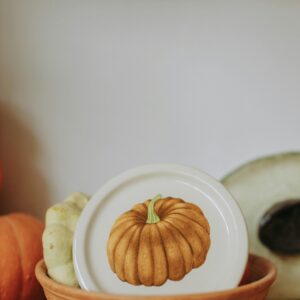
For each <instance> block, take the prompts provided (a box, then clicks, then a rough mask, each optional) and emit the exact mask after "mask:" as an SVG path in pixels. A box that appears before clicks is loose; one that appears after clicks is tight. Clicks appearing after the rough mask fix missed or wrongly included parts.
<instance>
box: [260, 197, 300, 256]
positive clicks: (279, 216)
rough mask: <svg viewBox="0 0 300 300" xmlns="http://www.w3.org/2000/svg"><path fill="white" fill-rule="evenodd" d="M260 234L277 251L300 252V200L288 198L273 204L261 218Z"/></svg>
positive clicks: (269, 247)
mask: <svg viewBox="0 0 300 300" xmlns="http://www.w3.org/2000/svg"><path fill="white" fill-rule="evenodd" d="M258 235H259V239H260V240H261V242H262V243H263V244H264V245H265V246H266V247H267V248H268V249H270V250H271V251H273V252H275V253H278V254H283V255H295V254H300V200H286V201H283V202H279V203H277V204H275V205H274V206H272V207H271V208H270V209H269V210H268V211H267V212H266V213H265V214H264V215H263V217H262V218H261V220H260V224H259V230H258Z"/></svg>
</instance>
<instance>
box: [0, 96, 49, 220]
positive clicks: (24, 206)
mask: <svg viewBox="0 0 300 300" xmlns="http://www.w3.org/2000/svg"><path fill="white" fill-rule="evenodd" d="M17 116H18V114H17V109H16V108H15V107H13V106H12V105H11V104H9V103H7V102H6V103H4V102H1V101H0V168H1V171H2V173H3V180H2V186H1V187H0V213H1V214H4V213H10V212H15V211H23V212H27V213H30V214H32V215H35V216H38V217H40V218H42V219H43V218H44V213H45V210H46V208H47V207H48V206H49V193H48V187H47V183H46V181H45V178H44V176H43V174H41V172H40V171H39V169H38V166H37V159H38V158H39V156H40V155H41V148H40V146H39V144H38V141H37V140H36V138H35V136H34V134H33V132H32V131H31V130H30V129H29V128H28V127H27V126H26V124H24V123H23V122H22V120H20V118H18V117H17Z"/></svg>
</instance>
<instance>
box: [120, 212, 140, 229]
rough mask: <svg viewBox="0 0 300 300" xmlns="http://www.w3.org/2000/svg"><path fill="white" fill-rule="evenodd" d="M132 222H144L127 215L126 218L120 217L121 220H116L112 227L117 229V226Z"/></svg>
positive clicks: (136, 217)
mask: <svg viewBox="0 0 300 300" xmlns="http://www.w3.org/2000/svg"><path fill="white" fill-rule="evenodd" d="M132 220H135V221H138V222H139V223H143V221H144V220H143V219H142V218H141V217H138V216H133V215H127V216H122V217H121V218H119V219H118V220H116V222H115V224H114V226H116V227H117V226H119V225H121V224H123V223H126V222H128V221H132Z"/></svg>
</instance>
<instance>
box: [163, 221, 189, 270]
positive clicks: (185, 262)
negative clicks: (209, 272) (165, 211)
mask: <svg viewBox="0 0 300 300" xmlns="http://www.w3.org/2000/svg"><path fill="white" fill-rule="evenodd" d="M165 223H166V225H167V227H168V228H169V229H170V230H172V231H174V232H176V235H174V234H173V235H174V237H175V240H176V241H177V243H178V245H180V246H179V249H180V252H181V254H182V257H183V261H184V264H185V271H186V274H187V273H189V272H190V271H191V270H192V269H193V260H192V263H191V267H190V268H188V269H187V267H186V264H187V261H186V259H185V254H184V253H183V249H182V248H181V247H182V243H183V241H184V243H185V244H186V245H187V247H188V248H189V250H190V253H191V254H192V256H193V249H192V248H191V245H190V244H189V242H188V241H187V240H186V238H185V237H184V236H183V235H182V233H181V232H180V231H179V230H178V229H177V228H176V227H175V226H173V224H171V223H169V222H165ZM178 236H180V238H181V240H180V239H179V238H178Z"/></svg>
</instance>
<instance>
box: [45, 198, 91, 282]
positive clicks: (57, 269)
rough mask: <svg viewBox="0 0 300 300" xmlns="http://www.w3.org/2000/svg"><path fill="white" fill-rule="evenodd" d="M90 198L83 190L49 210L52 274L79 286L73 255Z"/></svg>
mask: <svg viewBox="0 0 300 300" xmlns="http://www.w3.org/2000/svg"><path fill="white" fill-rule="evenodd" d="M88 200H89V196H87V195H85V194H83V193H73V194H71V195H70V196H69V197H67V198H66V199H65V201H64V202H62V203H59V204H55V205H53V206H52V207H50V208H49V209H48V210H47V212H46V222H45V225H46V226H45V230H44V233H43V251H44V260H45V264H46V266H47V269H48V275H49V276H50V277H51V278H52V279H54V280H56V281H57V282H59V283H62V284H65V285H69V286H78V281H77V279H76V276H75V271H74V266H73V257H72V244H73V234H74V231H75V228H76V224H77V221H78V219H79V217H80V214H81V212H82V210H83V209H84V207H85V205H86V204H87V202H88Z"/></svg>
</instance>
